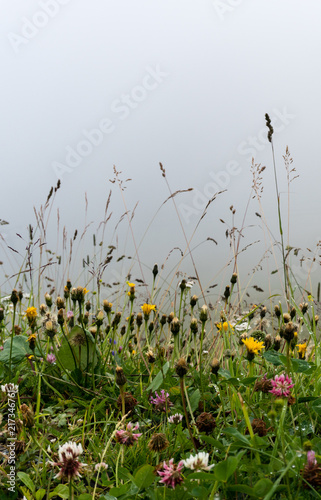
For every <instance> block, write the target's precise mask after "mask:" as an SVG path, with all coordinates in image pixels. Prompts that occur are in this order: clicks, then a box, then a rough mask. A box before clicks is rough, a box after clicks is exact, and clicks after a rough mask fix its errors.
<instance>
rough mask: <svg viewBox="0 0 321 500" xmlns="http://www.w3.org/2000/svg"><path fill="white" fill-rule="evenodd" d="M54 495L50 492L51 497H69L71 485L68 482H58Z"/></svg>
mask: <svg viewBox="0 0 321 500" xmlns="http://www.w3.org/2000/svg"><path fill="white" fill-rule="evenodd" d="M52 493H53V495H52V494H51V493H50V495H49V496H50V497H51V495H52V496H55V495H57V496H58V497H60V498H66V499H68V498H69V487H68V486H67V485H66V484H58V486H56V488H55V489H54V490H53V492H52Z"/></svg>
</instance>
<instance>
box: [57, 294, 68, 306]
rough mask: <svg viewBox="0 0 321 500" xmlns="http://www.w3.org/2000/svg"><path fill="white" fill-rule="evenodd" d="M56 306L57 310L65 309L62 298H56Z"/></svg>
mask: <svg viewBox="0 0 321 500" xmlns="http://www.w3.org/2000/svg"><path fill="white" fill-rule="evenodd" d="M56 306H57V309H64V308H65V307H66V306H65V300H64V299H63V298H62V297H59V296H58V297H57V298H56Z"/></svg>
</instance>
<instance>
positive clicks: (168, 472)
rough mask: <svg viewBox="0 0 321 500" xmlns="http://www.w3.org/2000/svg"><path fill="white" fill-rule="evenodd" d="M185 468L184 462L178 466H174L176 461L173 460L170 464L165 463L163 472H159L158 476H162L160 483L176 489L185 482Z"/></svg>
mask: <svg viewBox="0 0 321 500" xmlns="http://www.w3.org/2000/svg"><path fill="white" fill-rule="evenodd" d="M183 467H184V461H183V460H181V461H180V462H178V464H177V465H176V464H174V459H173V458H171V459H170V461H169V462H167V463H166V462H163V470H159V471H157V474H158V475H159V476H161V478H162V479H161V480H160V481H159V482H160V483H163V484H165V485H166V486H170V487H171V488H173V489H174V488H175V487H176V486H177V485H178V484H180V483H181V482H182V481H183V478H182V475H181V472H182V469H183Z"/></svg>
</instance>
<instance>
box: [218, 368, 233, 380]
mask: <svg viewBox="0 0 321 500" xmlns="http://www.w3.org/2000/svg"><path fill="white" fill-rule="evenodd" d="M217 373H218V374H219V375H221V377H224V378H231V374H230V372H229V371H228V370H225V369H224V368H220V369H219V371H218V372H217Z"/></svg>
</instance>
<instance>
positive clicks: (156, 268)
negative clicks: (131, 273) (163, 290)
mask: <svg viewBox="0 0 321 500" xmlns="http://www.w3.org/2000/svg"><path fill="white" fill-rule="evenodd" d="M157 275H158V265H157V264H154V267H153V276H154V279H155V278H156V276H157Z"/></svg>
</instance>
